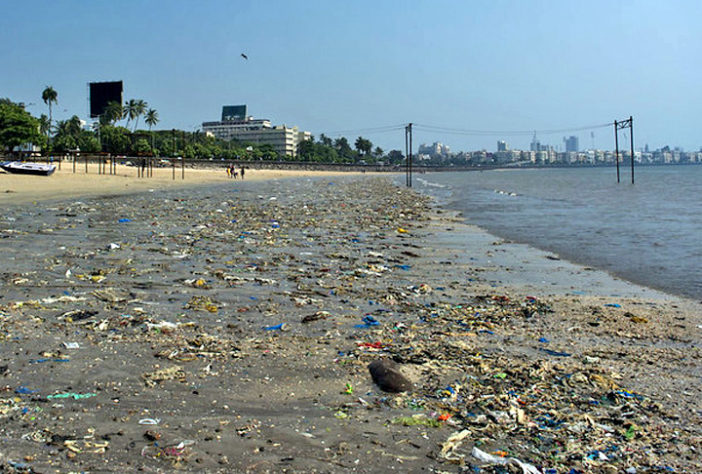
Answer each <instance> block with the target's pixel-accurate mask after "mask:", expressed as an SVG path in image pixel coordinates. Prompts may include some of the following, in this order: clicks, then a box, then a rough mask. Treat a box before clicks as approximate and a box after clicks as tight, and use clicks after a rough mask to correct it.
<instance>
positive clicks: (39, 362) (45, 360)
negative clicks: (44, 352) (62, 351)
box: [29, 358, 71, 364]
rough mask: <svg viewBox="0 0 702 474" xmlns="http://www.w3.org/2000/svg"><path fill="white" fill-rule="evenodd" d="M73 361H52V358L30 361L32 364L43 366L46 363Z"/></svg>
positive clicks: (68, 360)
mask: <svg viewBox="0 0 702 474" xmlns="http://www.w3.org/2000/svg"><path fill="white" fill-rule="evenodd" d="M70 361H71V359H52V358H43V359H32V360H30V361H29V363H30V364H43V363H44V362H70Z"/></svg>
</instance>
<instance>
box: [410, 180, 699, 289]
mask: <svg viewBox="0 0 702 474" xmlns="http://www.w3.org/2000/svg"><path fill="white" fill-rule="evenodd" d="M433 185H434V183H429V184H427V182H426V181H425V182H424V187H423V188H424V189H418V192H420V193H422V194H426V195H429V196H434V197H435V198H436V199H437V204H438V205H439V206H442V207H444V208H445V209H447V210H449V211H451V212H456V213H458V214H460V218H461V219H462V222H464V223H465V224H467V225H469V226H473V225H474V226H477V227H478V228H479V229H481V230H482V231H484V232H486V233H489V234H491V235H493V236H494V238H495V240H496V241H500V242H503V243H506V244H508V246H519V245H524V246H529V247H531V248H534V249H536V250H538V251H541V252H543V253H544V254H548V257H545V258H549V259H552V260H560V261H562V262H567V263H571V264H573V265H576V266H581V267H584V268H588V269H592V268H595V269H596V270H598V271H601V272H604V273H606V274H607V275H609V277H610V278H611V281H614V282H616V281H619V280H621V281H625V282H630V283H631V284H633V285H635V286H638V287H642V288H647V289H648V290H650V291H651V292H660V293H664V294H668V295H671V296H674V297H677V298H681V299H685V300H690V301H696V302H700V303H702V294H700V292H699V291H698V290H699V285H698V284H696V283H697V282H696V280H695V278H694V275H695V274H694V272H692V273H689V278H688V281H687V282H686V283H687V286H681V285H680V284H677V283H676V282H674V281H673V282H671V281H669V280H665V279H664V278H665V275H669V273H666V274H664V275H660V278H658V279H656V278H655V276H656V275H657V272H656V270H655V269H656V268H657V267H654V266H652V265H649V266H648V267H644V268H637V267H636V265H631V264H627V262H626V261H624V262H623V263H622V262H621V261H617V264H616V265H613V264H611V263H609V262H608V260H607V258H606V257H602V256H601V255H598V254H596V253H595V254H593V252H592V250H590V253H587V251H586V252H585V253H583V252H577V249H574V248H568V247H563V246H560V247H559V245H558V242H555V241H553V240H551V241H548V239H545V238H534V236H538V234H532V235H529V236H525V235H524V234H519V235H518V234H516V232H515V231H514V230H513V229H512V230H510V228H509V226H502V227H505V228H502V227H501V226H500V225H499V224H498V223H495V224H494V225H493V226H492V227H493V229H490V228H488V227H490V225H489V223H486V225H488V227H482V226H481V225H480V224H477V223H475V222H473V221H472V220H471V219H470V218H469V217H467V216H466V215H464V214H463V211H461V210H460V205H459V206H458V208H457V207H455V206H451V203H450V202H448V201H446V202H443V200H442V199H444V198H441V197H439V196H435V194H434V193H433V192H432V189H431V188H429V187H431V186H433ZM478 220H479V219H478ZM529 237H531V238H529ZM639 250H641V249H639ZM671 265H673V263H671ZM686 268H688V271H691V266H690V265H687V267H686ZM637 270H638V271H637ZM642 271H645V272H646V273H642ZM673 275H674V276H676V277H680V274H673ZM678 283H679V282H678Z"/></svg>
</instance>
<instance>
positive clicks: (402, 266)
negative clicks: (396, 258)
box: [395, 265, 412, 270]
mask: <svg viewBox="0 0 702 474" xmlns="http://www.w3.org/2000/svg"><path fill="white" fill-rule="evenodd" d="M395 268H399V269H400V270H409V269H410V268H412V265H395Z"/></svg>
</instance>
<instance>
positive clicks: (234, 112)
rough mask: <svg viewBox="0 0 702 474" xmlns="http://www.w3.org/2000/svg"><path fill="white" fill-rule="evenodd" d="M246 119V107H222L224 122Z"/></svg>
mask: <svg viewBox="0 0 702 474" xmlns="http://www.w3.org/2000/svg"><path fill="white" fill-rule="evenodd" d="M245 118H246V106H245V105H225V106H224V107H222V122H229V121H232V120H244V119H245Z"/></svg>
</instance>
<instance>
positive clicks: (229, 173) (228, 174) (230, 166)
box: [227, 165, 232, 178]
mask: <svg viewBox="0 0 702 474" xmlns="http://www.w3.org/2000/svg"><path fill="white" fill-rule="evenodd" d="M231 177H232V165H227V178H231Z"/></svg>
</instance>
